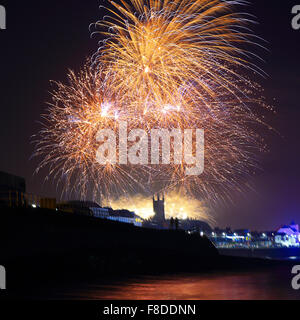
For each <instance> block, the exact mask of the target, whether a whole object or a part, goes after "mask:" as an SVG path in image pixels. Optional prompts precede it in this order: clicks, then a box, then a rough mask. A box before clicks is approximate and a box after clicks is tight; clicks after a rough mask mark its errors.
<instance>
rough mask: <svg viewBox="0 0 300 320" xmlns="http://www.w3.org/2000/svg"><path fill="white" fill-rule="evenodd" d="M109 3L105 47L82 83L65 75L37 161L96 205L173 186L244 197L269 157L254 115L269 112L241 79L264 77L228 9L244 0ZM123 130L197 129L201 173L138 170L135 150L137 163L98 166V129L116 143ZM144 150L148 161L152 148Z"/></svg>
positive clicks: (240, 21) (168, 167) (208, 195)
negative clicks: (262, 157) (263, 155)
mask: <svg viewBox="0 0 300 320" xmlns="http://www.w3.org/2000/svg"><path fill="white" fill-rule="evenodd" d="M110 3H111V5H112V6H113V7H114V8H115V11H113V10H110V12H111V14H112V17H111V18H110V19H108V20H103V21H100V22H97V23H96V26H100V27H102V28H103V27H105V28H106V29H105V31H102V33H103V34H105V35H106V36H107V39H106V40H105V41H103V44H102V45H101V47H100V48H99V50H98V52H97V54H96V55H95V56H94V57H93V63H91V62H90V61H88V63H87V64H86V66H85V68H84V70H83V71H82V72H81V73H80V74H79V75H75V74H74V73H73V72H70V74H69V84H68V85H63V84H61V83H58V84H57V90H56V91H55V92H54V94H53V103H52V105H51V106H50V108H49V110H48V113H47V115H45V119H46V123H45V127H44V129H43V130H42V132H41V139H40V140H39V142H38V145H37V150H36V154H37V155H41V154H43V155H45V158H44V160H43V161H42V163H41V166H40V167H43V166H45V165H50V167H51V171H50V174H52V173H53V174H55V175H56V176H57V177H58V178H59V179H60V180H61V181H62V182H63V183H64V186H65V188H66V190H69V189H72V188H73V187H74V186H76V190H79V191H80V192H81V194H82V195H85V194H86V192H87V188H88V185H92V186H93V190H94V191H95V192H94V197H95V198H97V197H98V196H99V194H100V195H101V196H104V197H110V195H112V194H113V195H120V194H122V195H128V194H130V193H132V192H133V191H134V192H137V191H144V192H145V191H146V192H148V193H154V192H157V191H159V190H164V189H175V188H177V189H183V190H184V192H185V194H189V195H195V196H201V197H202V198H203V199H210V200H219V199H220V198H221V197H225V198H226V197H227V193H229V191H231V190H232V189H242V186H243V184H244V182H247V181H248V177H249V176H250V175H252V174H253V172H254V171H255V170H256V168H257V165H258V160H257V157H256V154H257V153H258V152H259V151H261V150H264V149H265V145H264V142H263V139H262V138H261V136H260V135H259V134H258V133H257V126H258V125H259V126H265V124H264V123H263V122H262V121H261V118H260V117H259V115H258V114H257V113H256V112H255V110H256V109H257V106H259V107H262V106H263V107H267V108H268V106H266V105H265V104H264V102H263V98H262V97H261V94H260V91H261V89H260V87H259V86H258V85H257V84H255V83H253V82H251V81H250V80H248V79H247V78H246V77H245V76H242V74H243V73H245V72H246V71H247V70H251V71H255V72H257V73H259V72H260V70H259V69H258V68H257V67H255V65H253V64H251V63H249V57H250V56H251V55H252V54H251V53H250V52H248V51H246V50H245V49H243V48H242V46H241V44H247V43H249V42H253V41H252V40H251V37H253V38H254V35H251V34H250V33H249V32H248V31H247V28H246V23H247V22H248V20H247V16H246V15H242V14H239V13H236V12H235V11H233V8H234V4H238V5H240V4H243V1H221V0H215V1H208V0H196V1H190V0H183V1H177V0H175V1H172V2H169V1H168V0H165V1H141V0H131V1H130V2H126V1H122V2H121V3H122V4H121V5H120V4H117V3H115V2H113V1H110ZM95 62H96V63H95ZM120 122H126V124H127V128H126V132H123V133H124V134H125V135H127V134H129V133H130V131H131V130H133V129H135V128H139V129H141V130H143V131H144V132H145V133H146V134H149V135H150V134H151V132H152V131H151V130H153V129H155V128H165V129H167V130H168V131H170V130H172V129H180V130H181V131H184V130H185V129H203V130H204V136H205V150H204V172H203V173H202V174H201V175H194V176H187V175H186V164H185V163H184V162H181V163H174V162H171V163H168V164H162V163H159V164H151V161H149V162H147V163H145V162H142V161H140V162H139V159H140V158H139V156H140V154H141V153H142V151H141V149H139V148H135V149H134V150H136V159H137V161H136V162H135V163H134V164H133V163H126V164H124V163H121V162H120V161H119V162H118V161H107V162H105V163H99V161H98V160H97V150H98V149H99V146H100V145H101V143H102V142H103V141H102V142H99V139H98V138H97V134H98V132H99V130H101V129H106V128H109V129H111V130H112V131H113V132H114V133H115V134H116V135H118V134H119V133H120V131H119V124H120ZM120 139H121V137H120V136H119V137H118V138H117V142H119V140H120ZM148 140H149V138H148ZM135 142H138V141H133V140H132V141H131V142H128V144H129V147H131V146H132V145H134V144H135ZM104 143H105V142H104ZM196 147H197V145H196V141H195V140H193V141H192V149H193V150H194V151H195V150H196ZM147 149H148V150H147V157H148V158H150V157H151V153H152V151H153V150H152V149H151V145H150V144H148V145H147ZM175 152H176V150H175V147H174V144H172V143H171V145H170V153H171V154H172V155H173V157H174V154H175ZM162 156H163V155H162ZM120 157H121V152H120V150H117V151H116V159H119V158H120Z"/></svg>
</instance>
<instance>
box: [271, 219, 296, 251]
mask: <svg viewBox="0 0 300 320" xmlns="http://www.w3.org/2000/svg"><path fill="white" fill-rule="evenodd" d="M299 242H300V233H299V225H298V224H295V223H294V222H292V223H291V224H290V225H285V226H282V227H281V228H279V229H278V231H277V232H276V235H275V243H276V244H279V245H282V246H285V247H298V246H299Z"/></svg>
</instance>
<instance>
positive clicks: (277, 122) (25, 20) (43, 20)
mask: <svg viewBox="0 0 300 320" xmlns="http://www.w3.org/2000/svg"><path fill="white" fill-rule="evenodd" d="M298 2H299V3H297V0H293V1H289V0H281V1H279V0H277V1H269V0H268V1H267V0H252V1H251V5H250V6H249V7H248V8H247V9H246V10H247V11H248V12H251V13H252V14H254V15H255V16H256V17H257V20H258V22H259V25H257V26H256V27H255V32H256V33H258V34H259V35H260V36H262V37H263V38H264V39H265V40H266V41H267V43H266V47H267V48H268V49H269V52H263V53H262V55H263V58H264V60H265V63H263V64H262V65H261V67H262V68H263V69H264V70H265V71H266V73H267V74H268V77H267V78H266V79H258V80H259V82H260V83H261V84H262V85H263V87H264V88H265V95H266V97H267V100H268V101H269V102H272V103H273V104H274V106H275V107H276V111H277V115H276V116H275V117H272V119H270V121H271V123H272V125H273V126H274V127H275V128H276V129H277V130H278V131H279V132H280V134H281V136H279V135H275V134H273V135H271V136H270V137H268V139H269V141H270V147H271V152H270V153H269V154H268V155H267V156H265V157H264V158H263V161H262V165H263V172H262V173H260V174H259V175H258V176H257V177H256V178H255V180H254V185H255V189H256V192H255V193H254V192H253V193H252V192H249V193H247V194H246V195H245V196H244V197H243V198H241V197H240V198H239V200H238V201H237V202H236V205H235V206H232V207H230V208H227V209H223V210H221V209H220V210H219V212H216V214H215V215H216V220H217V223H218V224H219V225H220V226H233V227H234V228H242V227H248V228H251V229H260V230H263V229H272V228H276V227H277V226H279V225H281V224H284V223H289V222H290V221H291V220H295V221H296V222H298V223H300V169H299V159H300V151H299V141H300V125H299V119H300V106H299V104H300V30H298V31H295V30H293V29H292V27H291V19H292V15H291V10H292V7H293V6H294V5H295V4H300V0H299V1H298ZM0 4H1V5H4V6H5V7H6V10H7V30H0V48H1V51H0V57H1V59H0V72H1V77H0V88H1V89H0V90H1V117H0V119H1V120H0V121H1V123H0V139H1V140H0V144H1V157H0V170H1V171H7V172H10V173H13V174H16V175H20V176H23V177H25V178H26V181H27V190H28V192H32V193H36V194H40V195H47V196H58V192H57V191H56V187H55V183H52V182H47V183H45V184H44V183H43V181H44V177H45V175H46V173H47V171H46V170H45V171H42V172H41V173H39V174H38V175H34V170H35V168H36V166H37V164H38V159H33V160H30V157H31V155H32V153H33V145H32V144H31V143H30V137H31V135H33V134H35V133H37V132H38V131H39V129H40V125H39V123H38V121H39V120H40V114H41V113H42V112H43V111H44V110H45V107H46V101H50V97H49V93H48V92H49V91H50V90H51V86H50V83H49V80H57V81H65V79H66V73H67V69H68V68H71V69H75V70H78V69H79V68H80V67H81V66H82V64H83V61H84V59H85V57H87V56H89V55H91V54H92V53H94V52H95V51H96V49H97V40H99V39H100V38H98V39H97V38H94V39H91V38H90V32H89V29H88V27H89V24H90V23H93V22H96V21H97V20H99V19H101V17H102V16H103V13H104V12H103V11H100V9H99V8H98V7H99V5H100V4H104V3H103V2H102V1H98V0H89V1H83V0H72V1H71V0H52V1H34V0H27V1H13V0H9V1H4V0H0ZM274 99H275V100H274Z"/></svg>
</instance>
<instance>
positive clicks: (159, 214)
mask: <svg viewBox="0 0 300 320" xmlns="http://www.w3.org/2000/svg"><path fill="white" fill-rule="evenodd" d="M153 211H154V213H155V215H154V217H153V220H155V221H156V222H160V223H163V222H165V221H166V218H165V195H164V194H162V196H161V197H160V194H159V193H158V194H157V195H156V199H155V195H154V196H153Z"/></svg>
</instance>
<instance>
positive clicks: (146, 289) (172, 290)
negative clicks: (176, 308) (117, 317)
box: [69, 270, 300, 300]
mask: <svg viewBox="0 0 300 320" xmlns="http://www.w3.org/2000/svg"><path fill="white" fill-rule="evenodd" d="M289 271H290V270H285V271H284V273H282V272H281V273H280V274H278V272H277V271H276V270H269V271H268V272H251V273H245V272H244V273H235V274H228V273H227V274H223V275H222V274H206V275H173V276H158V277H143V278H140V279H135V280H131V281H130V282H128V281H127V282H119V283H115V284H113V285H103V284H100V285H95V284H93V285H89V286H87V287H85V288H84V289H80V290H78V292H77V293H75V292H74V291H73V292H72V293H71V294H70V295H69V298H75V299H112V300H123V299H124V300H237V299H239V300H248V299H249V300H262V299H266V300H270V299H272V300H273V299H300V295H299V293H298V292H296V291H295V290H293V289H292V288H291V284H290V273H289Z"/></svg>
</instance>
